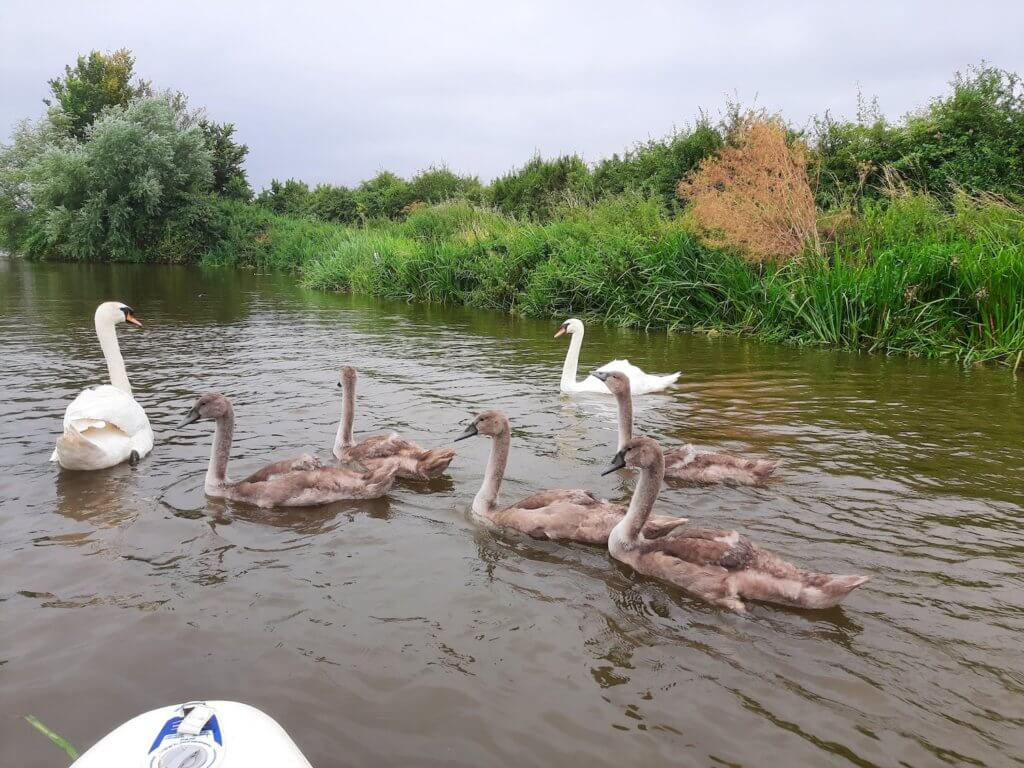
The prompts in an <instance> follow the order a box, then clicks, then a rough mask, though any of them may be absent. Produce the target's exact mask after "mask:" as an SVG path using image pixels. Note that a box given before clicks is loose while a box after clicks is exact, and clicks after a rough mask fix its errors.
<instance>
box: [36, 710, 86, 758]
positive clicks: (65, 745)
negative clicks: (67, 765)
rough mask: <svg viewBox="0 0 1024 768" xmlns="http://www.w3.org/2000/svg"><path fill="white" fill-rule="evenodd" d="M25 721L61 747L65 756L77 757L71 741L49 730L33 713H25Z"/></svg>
mask: <svg viewBox="0 0 1024 768" xmlns="http://www.w3.org/2000/svg"><path fill="white" fill-rule="evenodd" d="M25 721H26V722H27V723H28V724H29V725H31V726H32V727H33V728H35V729H36V730H37V731H39V732H40V733H41V734H43V736H45V737H46V738H48V739H49V740H50V741H52V742H53V743H54V744H56V745H57V746H58V747H60V748H61V749H63V750H64V752H65V753H66V754H67V756H68V757H70V758H71V759H72V760H77V759H78V750H77V749H75V747H74V746H73V745H72V744H71V742H69V741H68V740H67V739H65V738H64V737H63V736H61V735H60V734H59V733H56V732H54V731H52V730H50V729H49V728H48V727H46V726H45V725H44V724H43V723H42V722H41V721H40V720H39V718H37V717H35V716H34V715H25Z"/></svg>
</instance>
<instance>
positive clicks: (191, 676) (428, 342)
mask: <svg viewBox="0 0 1024 768" xmlns="http://www.w3.org/2000/svg"><path fill="white" fill-rule="evenodd" d="M293 282H294V281H293V279H292V278H290V277H287V276H274V275H254V274H251V273H245V272H240V271H201V270H199V269H193V268H170V267H145V266H106V265H95V266H76V265H31V264H25V263H22V262H19V261H11V260H0V391H2V393H3V396H2V399H0V465H2V467H3V471H2V473H0V553H2V554H0V765H3V766H19V768H32V767H35V766H40V767H42V766H47V767H49V766H58V765H63V764H66V763H67V760H66V759H65V758H64V756H63V753H62V752H61V751H60V750H59V749H57V748H56V747H55V746H54V745H52V744H51V743H49V742H48V741H47V740H46V739H45V738H44V737H43V736H41V735H40V734H38V733H37V732H35V731H34V730H32V729H31V728H30V727H29V726H28V724H27V723H26V722H25V721H24V720H23V719H22V717H23V716H24V715H29V714H31V715H35V716H37V717H38V718H40V719H41V720H42V721H43V722H44V723H46V724H47V725H48V726H50V727H51V728H53V729H54V730H56V731H57V732H59V733H60V734H62V735H63V736H65V737H66V738H67V739H68V740H69V741H71V742H72V743H73V744H75V745H76V746H78V747H79V749H84V748H86V747H88V746H91V745H92V744H93V743H94V742H95V741H96V740H98V739H99V738H100V737H101V736H103V735H104V734H105V733H107V732H108V731H110V730H112V729H113V728H114V727H116V726H117V725H118V724H120V723H121V722H123V721H124V720H127V719H129V718H130V717H132V716H134V715H135V714H138V713H140V712H142V711H144V710H148V709H152V708H155V707H158V706H163V705H167V704H174V703H178V702H181V701H186V700H190V699H196V698H220V699H237V700H241V701H245V702H248V703H250V704H253V705H255V706H257V707H260V708H261V709H263V710H265V711H266V712H267V713H269V714H270V715H271V716H273V717H274V718H276V719H277V720H278V721H279V722H280V723H281V724H282V725H283V726H284V727H285V729H286V730H287V731H288V732H289V733H290V734H291V736H292V737H293V739H294V740H295V741H296V743H297V744H298V745H299V746H300V748H301V749H302V750H303V751H304V752H305V754H306V755H307V757H308V758H309V759H310V761H311V762H312V763H313V764H314V765H316V766H321V767H322V766H467V768H469V767H470V766H472V767H473V768H480V767H481V766H511V765H515V766H556V765H557V766H576V765H585V766H588V768H597V767H598V766H663V765H664V766H669V765H672V766H675V765H684V766H712V765H714V766H718V765H728V766H764V765H787V766H789V765H792V766H797V765H800V766H804V765H807V766H818V765H828V766H832V765H836V766H842V765H856V766H873V765H880V766H881V765H885V766H889V765H892V766H895V765H904V766H933V765H990V766H1008V765H1021V764H1024V727H1022V726H1024V574H1022V570H1024V569H1022V566H1024V473H1022V470H1021V467H1022V465H1024V379H1022V378H1014V376H1013V375H1012V374H1010V373H1008V372H1007V371H1005V370H998V369H975V370H967V371H965V370H962V369H960V368H958V367H957V366H956V365H954V364H950V363H933V362H924V361H917V360H906V359H896V358H889V359H887V358H883V357H874V356H868V355H856V354H848V353H837V352H830V351H821V350H798V349H793V348H787V347H781V346H771V345H763V344H759V343H756V342H751V341H746V340H737V339H731V338H708V337H705V336H691V335H684V334H675V335H666V334H663V333H650V334H647V333H641V332H631V331H623V330H617V329H604V328H600V327H598V326H597V325H596V324H591V326H589V327H588V333H587V337H586V340H585V342H584V345H583V354H582V367H581V372H586V371H587V370H589V367H591V366H594V367H596V366H597V365H599V364H602V363H604V362H606V361H607V360H609V359H611V358H613V357H629V358H630V359H631V360H632V361H633V362H634V363H636V364H638V365H640V366H641V367H642V368H644V369H645V370H647V371H649V372H656V373H660V372H670V371H672V370H676V369H677V368H682V369H683V371H684V377H683V379H682V380H681V382H680V385H679V386H677V387H676V388H675V389H674V390H673V391H672V392H671V393H669V394H666V395H652V396H647V397H645V398H643V399H642V400H639V401H638V412H637V423H638V429H640V430H642V431H644V432H646V433H648V434H651V435H653V436H655V437H658V438H659V439H662V440H663V441H664V442H665V443H672V444H675V443H678V442H680V441H682V440H691V441H693V442H695V443H697V444H698V445H700V446H703V447H714V448H719V449H726V450H731V451H736V452H743V453H749V454H753V455H765V456H775V457H779V458H781V459H783V461H784V465H783V467H782V469H781V470H780V472H779V474H778V477H777V478H776V479H775V480H774V481H773V482H772V483H771V484H770V485H768V486H767V487H765V488H762V489H749V488H747V489H744V488H673V489H669V490H666V491H665V492H664V493H663V494H662V497H661V501H660V510H661V511H663V512H666V513H676V514H683V515H687V516H689V517H690V518H691V519H692V520H693V521H694V522H695V523H698V524H703V525H710V526H717V527H735V528H737V529H738V530H740V531H741V532H743V533H746V534H748V535H750V536H751V537H752V538H754V539H755V540H756V541H758V542H760V543H761V544H763V545H765V546H767V547H768V548H770V549H772V550H775V551H776V552H778V553H779V554H782V555H784V556H786V557H788V558H790V559H792V560H794V561H796V562H797V563H799V564H802V565H805V566H807V567H811V568H814V569H816V570H823V571H837V572H843V573H865V574H869V575H870V576H871V577H872V581H871V582H869V583H868V584H867V585H865V586H864V587H861V588H860V589H858V590H856V591H855V592H854V593H853V594H852V595H851V596H850V597H849V598H848V599H847V601H846V602H845V603H844V604H843V606H842V607H841V608H836V609H831V610H827V611H821V612H812V611H799V610H789V609H782V608H775V607H770V606H765V605H756V604H751V611H750V614H749V615H748V616H737V615H733V614H730V613H728V612H725V611H723V610H721V609H718V608H713V607H710V606H708V605H706V604H703V603H701V602H699V601H696V600H694V599H691V598H689V597H687V596H686V595H684V594H683V593H682V592H680V591H679V590H678V589H676V588H673V587H670V586H666V585H664V584H661V583H658V582H656V581H652V580H649V579H645V578H638V577H637V576H635V575H634V574H633V573H631V572H630V571H629V570H628V569H626V568H625V567H623V566H620V565H618V564H617V563H615V562H613V561H611V560H610V559H609V557H608V555H607V553H606V552H604V551H602V550H600V549H597V548H591V547H586V546H572V545H570V546H563V545H557V544H554V543H547V542H536V541H531V540H525V541H524V540H521V539H517V538H515V537H511V536H502V535H497V534H494V533H491V532H488V531H485V530H482V529H480V528H479V527H478V526H477V525H475V524H474V523H473V522H472V521H471V520H470V519H469V516H468V511H469V506H470V502H471V500H472V498H473V495H474V494H475V493H476V490H477V488H478V486H479V483H480V479H481V476H482V472H483V468H484V463H485V461H486V453H487V450H488V449H489V442H488V441H487V440H486V439H484V438H476V439H473V440H468V441H465V442H460V443H458V444H456V446H455V447H456V449H457V452H458V453H457V456H456V459H455V461H454V463H453V464H452V466H451V469H450V472H449V476H448V477H447V478H443V479H440V480H437V481H434V482H432V483H430V484H420V485H415V484H403V485H400V486H396V488H395V490H394V491H393V492H392V494H391V495H390V497H389V498H388V499H386V500H382V501H378V502H360V503H342V504H336V505H333V506H329V507H325V508H317V509H312V510H304V511H302V510H300V511H295V510H292V511H283V510H276V511H275V510H268V511H259V510H256V509H253V508H248V507H246V506H244V505H235V504H231V503H224V502H222V501H216V500H207V499H206V498H205V496H204V494H203V488H202V486H203V474H204V472H205V469H206V461H207V457H208V454H209V446H210V441H211V439H212V429H211V428H210V425H209V424H208V423H201V424H198V425H192V426H190V427H187V428H185V429H183V430H181V431H175V429H174V425H175V424H176V423H177V422H178V421H179V420H180V418H181V416H182V415H183V413H184V412H185V411H186V410H187V409H188V407H189V406H190V404H191V401H192V399H193V397H194V396H195V395H196V394H197V393H200V392H204V391H211V390H214V391H221V392H224V393H225V394H227V395H228V396H229V397H231V398H232V400H233V402H234V405H235V412H236V418H237V426H236V433H235V446H234V452H233V456H234V459H233V463H232V467H233V474H234V475H235V476H240V475H242V474H243V473H244V472H247V471H249V470H252V469H255V468H256V467H258V466H259V465H260V464H262V463H263V462H265V461H266V460H268V459H271V458H275V457H276V458H281V457H284V456H287V455H289V454H294V453H296V452H297V451H301V450H305V449H311V450H315V451H317V452H318V453H319V454H320V455H321V456H322V457H324V458H326V457H328V456H329V455H330V446H331V444H332V441H333V436H334V431H335V427H336V423H337V417H338V414H339V411H340V398H339V390H338V389H337V387H336V386H335V382H336V381H337V369H338V367H339V366H340V365H341V364H345V363H348V364H352V365H355V366H356V367H358V368H359V370H360V373H361V378H360V388H359V402H358V412H357V416H356V430H357V433H361V434H369V433H372V432H374V431H380V430H386V429H390V428H396V429H398V430H400V431H401V432H402V433H403V434H405V435H407V436H409V437H411V438H413V439H415V440H417V441H419V442H421V443H423V444H425V445H450V444H451V439H452V438H453V437H454V436H456V435H457V434H458V433H459V432H461V431H462V429H463V427H464V425H465V423H466V421H467V419H468V417H470V416H471V415H472V414H473V413H474V412H476V411H479V410H483V409H485V408H500V409H503V410H505V411H506V412H507V413H508V415H509V417H510V418H511V420H512V423H513V447H512V456H511V460H510V462H509V473H508V477H507V479H506V482H505V485H504V486H503V488H502V498H503V499H505V500H507V501H512V500H514V499H515V498H518V497H522V496H525V495H527V494H528V493H530V492H532V491H534V490H538V489H543V488H558V487H585V488H589V489H591V490H593V491H596V492H599V493H600V494H602V495H604V496H606V497H608V498H612V499H625V498H626V497H627V496H628V494H629V491H630V489H631V487H632V482H633V480H632V478H631V477H629V476H628V475H627V473H625V472H622V473H618V475H619V476H609V477H600V476H599V471H600V469H601V468H603V467H604V466H605V465H606V463H607V461H608V460H609V459H610V457H611V456H612V454H613V453H614V441H615V415H614V410H613V407H612V402H611V399H610V398H602V397H599V396H588V397H577V398H568V397H564V396H562V395H560V394H559V392H558V379H559V372H560V368H561V363H562V359H563V357H564V355H565V351H566V340H565V339H558V340H554V339H552V338H551V336H552V334H553V332H554V331H555V329H556V327H557V325H558V322H559V321H560V320H561V319H562V318H559V319H558V320H555V321H534V320H523V319H517V318H512V317H507V316H503V315H500V314H494V313H489V312H484V311H472V310H465V309H461V308H442V307H424V306H416V305H405V304H400V303H384V302H378V301H373V300H369V299H365V298H357V297H348V296H337V295H327V294H323V293H316V292H309V291H304V290H301V289H299V288H297V287H295V286H294V284H293ZM105 299H118V300H121V301H124V302H126V303H129V304H130V305H132V306H133V307H134V308H135V310H136V311H137V313H138V315H139V317H140V318H141V319H142V321H143V322H144V324H145V327H144V328H143V329H141V330H140V329H132V328H128V327H124V326H122V327H121V329H120V331H119V334H120V339H121V347H122V351H123V352H124V357H125V360H126V363H127V367H128V373H129V375H130V377H131V380H132V384H133V386H134V388H135V396H136V398H137V399H138V400H139V401H140V402H141V404H142V405H143V407H144V408H145V409H146V411H147V412H148V414H149V418H150V420H151V422H152V424H153V429H154V431H155V433H156V447H155V449H154V450H153V452H152V454H151V455H150V456H149V457H148V458H146V459H144V460H143V461H142V462H141V463H140V464H139V465H138V466H136V467H130V466H127V465H123V466H120V467H117V468H114V469H111V470H107V471H102V472H94V473H74V472H64V471H61V470H59V469H58V468H57V467H56V466H55V465H53V464H50V463H49V462H48V458H49V455H50V451H51V449H52V447H53V443H54V440H55V438H56V436H57V434H58V433H59V431H60V428H61V417H62V414H63V411H64V408H65V406H66V405H67V403H68V402H69V401H70V400H71V399H72V398H73V397H74V396H75V394H76V393H77V392H78V391H79V390H80V389H81V388H82V387H83V386H85V385H89V384H94V383H99V382H101V381H103V380H105V377H106V369H105V366H104V364H103V359H102V356H101V354H100V350H99V346H98V344H97V342H96V339H95V335H94V332H93V328H92V313H93V310H94V308H95V306H96V304H97V303H98V302H99V301H100V300H105Z"/></svg>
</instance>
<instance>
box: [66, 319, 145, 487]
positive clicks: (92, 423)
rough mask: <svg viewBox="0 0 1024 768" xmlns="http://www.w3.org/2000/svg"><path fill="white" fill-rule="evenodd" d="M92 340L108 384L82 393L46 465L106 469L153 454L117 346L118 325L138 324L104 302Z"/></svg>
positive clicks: (140, 411)
mask: <svg viewBox="0 0 1024 768" xmlns="http://www.w3.org/2000/svg"><path fill="white" fill-rule="evenodd" d="M94 320H95V323H96V336H97V337H98V338H99V340H100V348H101V349H102V350H103V357H104V359H105V360H106V361H107V371H108V373H109V374H110V384H100V385H99V386H95V387H90V388H88V389H83V390H82V391H81V393H79V395H78V397H76V398H75V399H74V400H73V401H72V402H71V405H69V406H68V409H67V410H66V411H65V412H64V434H62V435H61V436H60V437H58V438H57V447H56V448H55V449H54V451H53V455H52V456H50V461H56V462H58V463H59V464H60V465H61V466H62V467H64V468H65V469H104V468H106V467H112V466H114V465H115V464H120V463H121V462H122V461H131V462H132V463H133V464H134V463H135V462H136V461H138V460H139V459H141V458H142V457H143V456H145V455H146V454H147V453H149V452H150V451H151V450H153V430H152V429H151V428H150V426H149V419H148V418H147V417H146V412H145V411H144V410H142V406H140V405H139V404H138V403H137V402H135V398H134V397H132V387H131V384H129V383H128V374H127V372H126V371H125V369H124V358H122V357H121V348H120V347H119V346H118V345H117V331H116V330H115V326H116V325H117V324H118V323H131V324H132V325H138V326H140V327H141V325H142V323H140V322H139V321H138V320H137V319H136V318H135V313H134V311H133V310H132V308H131V307H129V306H127V305H125V304H122V303H121V302H120V301H107V302H104V303H103V304H100V305H99V306H98V307H97V308H96V314H95V316H94Z"/></svg>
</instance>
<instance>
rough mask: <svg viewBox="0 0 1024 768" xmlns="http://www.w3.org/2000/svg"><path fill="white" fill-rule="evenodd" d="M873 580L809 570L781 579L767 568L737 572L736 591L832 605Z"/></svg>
mask: <svg viewBox="0 0 1024 768" xmlns="http://www.w3.org/2000/svg"><path fill="white" fill-rule="evenodd" d="M869 579H870V577H869V576H842V575H837V574H833V573H806V572H804V573H801V574H799V575H798V576H796V577H795V578H794V577H792V576H791V577H789V578H786V577H781V578H780V577H779V576H778V575H775V574H771V573H766V572H764V571H752V572H745V573H743V574H738V575H737V582H736V585H735V587H736V588H735V593H736V594H737V595H739V596H741V597H744V598H747V599H748V600H760V601H763V602H766V603H777V604H779V605H791V606H796V607H797V608H815V609H820V608H832V607H834V606H837V605H839V603H841V602H842V601H843V599H844V598H845V597H846V596H847V595H848V594H850V592H852V591H853V590H855V589H856V588H857V587H859V586H860V585H861V584H863V583H864V582H866V581H868V580H869Z"/></svg>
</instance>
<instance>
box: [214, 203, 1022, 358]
mask: <svg viewBox="0 0 1024 768" xmlns="http://www.w3.org/2000/svg"><path fill="white" fill-rule="evenodd" d="M229 214H230V215H229V218H233V217H237V218H238V219H239V221H238V222H236V223H235V224H232V225H231V226H229V227H227V230H228V231H229V232H231V231H235V232H237V233H238V236H239V237H241V238H243V242H242V243H239V244H238V245H237V246H236V245H235V244H233V243H232V242H230V239H229V240H228V241H226V242H225V243H224V244H223V245H222V247H221V248H220V249H219V250H218V251H217V252H215V253H213V254H211V256H210V257H209V258H208V262H209V263H219V264H236V265H241V264H255V265H259V266H264V267H270V268H276V269H288V270H291V271H293V272H295V273H296V274H297V275H298V276H299V279H300V280H301V281H302V283H303V284H305V285H307V286H309V287H313V288H319V289H325V290H344V291H355V292H359V293H367V294H372V295H377V296H384V297H390V298H400V299H405V300H416V301H426V302H443V303H456V304H465V305H469V306H474V307H482V308H488V309H497V310H503V311H509V312H516V313H520V314H523V315H529V316H534V317H564V316H566V315H570V314H578V315H584V316H588V317H591V318H595V319H600V320H602V321H605V322H608V323H612V324H616V325H624V326H636V327H645V328H668V329H690V330H715V331H721V332H730V333H742V334H749V335H754V336H758V337H760V338H764V339H768V340H773V341H783V342H789V343H794V344H806V345H811V344H813V345H828V346H834V347H838V348H843V349H859V350H866V351H872V352H882V353H900V354H909V355H917V356H923V357H946V358H953V359H956V360H959V361H961V362H962V363H964V364H973V363H980V362H996V363H1002V364H1006V365H1010V366H1014V367H1017V366H1019V365H1020V364H1021V358H1022V355H1021V351H1022V350H1024V213H1022V211H1021V210H1020V209H1019V208H1017V207H1015V206H1013V205H1011V204H1010V203H1008V202H1006V201H1005V200H1002V199H999V198H996V197H993V196H983V197H971V196H968V195H966V194H960V195H959V196H958V197H957V198H956V199H955V201H954V204H953V205H952V207H949V206H944V205H941V204H939V203H938V202H936V201H934V200H932V199H931V198H928V197H926V196H923V195H919V194H901V195H898V196H895V197H891V198H889V199H886V200H883V201H875V202H872V201H869V202H868V203H866V205H865V208H864V211H863V213H862V214H861V215H859V216H858V217H856V218H850V219H848V220H847V221H845V222H844V223H843V225H842V226H839V227H837V231H836V232H835V234H834V237H833V238H832V240H831V241H830V242H829V243H827V244H825V245H823V246H822V247H821V250H820V251H817V250H815V249H813V248H809V249H808V250H807V251H805V253H804V254H803V255H802V257H801V258H799V259H795V260H793V261H789V262H785V263H781V264H774V263H764V264H751V263H749V262H748V261H747V260H745V259H744V258H743V256H742V255H741V254H739V253H735V252H730V251H728V250H719V249H717V248H714V247H711V246H709V245H708V244H707V243H706V242H705V241H703V240H702V239H701V238H700V237H699V236H698V235H696V234H695V233H694V232H692V231H691V229H690V225H689V223H688V221H687V219H686V217H684V216H667V215H665V212H664V207H663V205H662V204H661V202H660V201H659V200H657V199H654V198H647V197H643V196H641V195H625V196H619V197H614V198H609V199H607V200H603V201H599V202H598V203H596V204H593V205H589V206H579V205H563V207H562V208H560V209H559V210H558V212H557V215H556V216H555V217H554V218H552V219H551V220H550V221H548V222H547V223H537V222H533V221H527V220H521V219H516V218H514V217H510V216H506V215H503V214H500V213H497V212H495V211H494V210H491V209H486V208H480V207H476V206H473V205H470V204H468V203H460V202H449V203H444V204H441V205H436V206H427V207H424V208H421V209H419V210H416V211H413V212H411V213H410V215H409V216H408V218H407V219H406V220H405V221H402V222H389V223H384V224H379V225H375V226H363V227H343V226H338V225H331V224H325V223H320V222H313V221H309V220H298V219H288V218H283V217H275V216H272V215H269V214H265V213H261V214H259V216H258V217H255V218H254V214H252V212H251V211H250V210H249V209H247V208H246V207H245V206H240V205H239V206H235V205H232V206H231V208H230V209H229Z"/></svg>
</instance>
